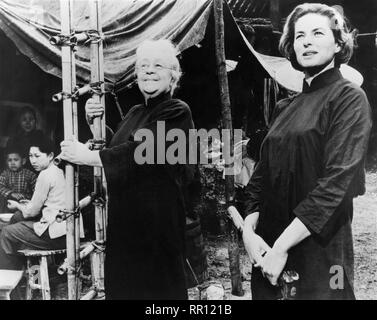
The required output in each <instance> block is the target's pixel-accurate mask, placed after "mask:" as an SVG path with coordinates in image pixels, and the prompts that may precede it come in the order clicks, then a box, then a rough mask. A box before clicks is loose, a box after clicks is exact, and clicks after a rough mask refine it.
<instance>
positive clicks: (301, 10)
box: [279, 3, 354, 71]
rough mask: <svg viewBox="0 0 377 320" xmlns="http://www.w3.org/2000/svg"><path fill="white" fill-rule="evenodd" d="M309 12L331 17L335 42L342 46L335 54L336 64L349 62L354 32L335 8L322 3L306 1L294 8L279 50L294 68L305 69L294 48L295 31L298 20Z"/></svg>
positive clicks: (285, 27) (288, 19)
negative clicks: (299, 61) (298, 60)
mask: <svg viewBox="0 0 377 320" xmlns="http://www.w3.org/2000/svg"><path fill="white" fill-rule="evenodd" d="M309 13H314V14H319V15H322V16H325V17H328V18H329V20H330V22H331V30H332V32H333V34H334V38H335V42H336V43H337V44H338V45H339V46H340V48H341V49H340V51H339V52H338V53H336V54H335V66H336V67H339V66H340V65H341V64H342V63H347V62H348V61H349V60H350V59H351V56H352V53H353V47H354V41H353V38H352V33H350V31H349V28H348V26H347V22H346V20H345V18H344V17H342V15H341V14H340V13H339V12H338V11H337V10H336V9H335V8H332V7H330V6H327V5H325V4H320V3H304V4H300V5H298V6H297V7H295V8H294V9H293V11H292V12H291V13H290V15H289V16H288V18H287V21H286V22H285V25H284V29H283V34H282V36H281V38H280V43H279V50H280V52H281V54H282V55H283V56H285V57H286V58H287V59H288V60H290V61H291V64H292V66H293V68H295V69H297V70H299V71H303V68H302V67H301V66H300V65H299V64H298V62H297V58H296V53H295V51H294V48H293V43H294V33H295V24H296V22H297V20H298V19H300V18H301V17H303V16H305V15H307V14H309Z"/></svg>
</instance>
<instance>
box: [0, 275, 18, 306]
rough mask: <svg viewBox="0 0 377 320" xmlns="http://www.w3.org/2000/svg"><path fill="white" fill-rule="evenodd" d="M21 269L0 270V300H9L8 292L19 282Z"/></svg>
mask: <svg viewBox="0 0 377 320" xmlns="http://www.w3.org/2000/svg"><path fill="white" fill-rule="evenodd" d="M23 274H24V271H23V270H0V300H10V293H11V292H12V290H13V289H14V288H15V287H16V286H17V284H18V283H19V282H20V280H21V278H22V276H23Z"/></svg>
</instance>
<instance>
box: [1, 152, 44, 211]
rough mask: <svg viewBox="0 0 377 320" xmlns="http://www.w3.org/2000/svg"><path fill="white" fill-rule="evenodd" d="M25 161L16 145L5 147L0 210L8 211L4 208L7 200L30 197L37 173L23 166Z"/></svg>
mask: <svg viewBox="0 0 377 320" xmlns="http://www.w3.org/2000/svg"><path fill="white" fill-rule="evenodd" d="M25 163H26V159H25V158H24V157H23V155H22V153H21V151H20V150H19V148H18V147H17V146H15V145H13V146H9V147H8V148H7V151H6V164H7V167H8V168H7V169H5V170H4V171H3V172H2V173H1V174H0V203H1V204H3V207H2V208H1V209H2V210H1V211H0V212H4V210H5V211H9V210H7V208H6V202H7V200H16V201H20V200H23V199H31V196H32V195H33V192H34V187H35V182H36V180H37V175H36V174H35V173H34V172H32V171H30V170H28V169H26V168H24V167H23V166H24V165H25Z"/></svg>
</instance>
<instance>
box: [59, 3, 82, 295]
mask: <svg viewBox="0 0 377 320" xmlns="http://www.w3.org/2000/svg"><path fill="white" fill-rule="evenodd" d="M60 11H61V32H62V34H63V35H70V34H71V32H72V18H73V0H68V1H67V0H61V1H60ZM62 81H63V92H67V93H72V92H73V90H74V88H75V86H76V72H75V56H74V52H73V49H72V47H71V46H69V45H66V44H65V45H62ZM63 117H64V139H65V140H72V136H73V135H74V134H75V135H76V137H77V129H78V128H77V118H76V119H75V117H77V105H76V103H75V102H74V101H73V100H72V99H71V98H67V99H64V100H63ZM65 179H66V210H67V211H70V212H73V211H74V210H75V206H76V205H77V201H78V198H77V199H76V196H77V187H76V184H77V183H76V182H75V179H77V172H76V170H75V167H74V166H73V165H72V164H70V163H68V162H67V163H66V165H65ZM76 225H77V219H76V218H75V215H71V216H70V217H69V218H68V219H67V236H66V239H67V240H66V241H67V260H68V264H69V268H68V272H67V278H68V299H69V300H77V299H78V296H79V293H78V283H77V279H76V277H77V274H76V271H77V267H78V266H77V263H79V262H77V260H78V259H77V257H78V255H77V254H78V252H79V251H78V250H77V248H78V249H79V248H80V243H79V241H80V238H78V240H77V233H76Z"/></svg>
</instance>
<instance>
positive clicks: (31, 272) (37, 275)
mask: <svg viewBox="0 0 377 320" xmlns="http://www.w3.org/2000/svg"><path fill="white" fill-rule="evenodd" d="M66 251H67V250H66V249H60V250H30V249H26V250H19V251H18V253H19V254H21V255H23V256H25V257H26V268H27V269H26V273H27V282H26V300H31V298H32V290H36V289H39V290H41V291H42V299H43V300H51V293H50V280H49V276H48V263H47V258H48V257H52V256H55V255H56V254H63V253H66ZM32 258H38V259H39V265H33V264H32V262H31V260H32Z"/></svg>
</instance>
